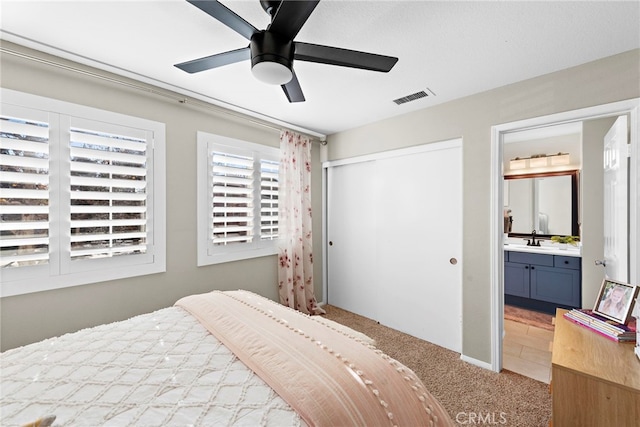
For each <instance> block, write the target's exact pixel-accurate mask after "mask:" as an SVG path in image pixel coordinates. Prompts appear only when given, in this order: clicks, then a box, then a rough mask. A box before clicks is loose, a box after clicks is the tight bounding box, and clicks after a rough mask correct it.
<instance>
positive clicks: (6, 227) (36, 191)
mask: <svg viewBox="0 0 640 427" xmlns="http://www.w3.org/2000/svg"><path fill="white" fill-rule="evenodd" d="M0 210H1V213H0V268H5V267H9V268H11V267H21V266H27V265H34V264H42V263H47V262H48V261H49V124H48V123H46V122H42V121H36V120H30V119H25V118H21V117H11V116H8V115H2V116H0Z"/></svg>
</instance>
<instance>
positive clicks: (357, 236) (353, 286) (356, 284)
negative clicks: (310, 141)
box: [327, 162, 378, 319]
mask: <svg viewBox="0 0 640 427" xmlns="http://www.w3.org/2000/svg"><path fill="white" fill-rule="evenodd" d="M374 167H375V162H362V163H354V164H350V165H346V166H336V167H332V168H329V169H328V170H327V194H328V195H329V197H328V204H327V208H328V215H327V229H328V230H329V233H328V245H329V247H328V251H327V253H328V258H329V259H328V266H329V271H328V273H329V274H328V280H327V281H328V283H329V288H328V291H327V294H328V295H327V296H328V300H329V301H328V302H329V304H332V305H335V306H336V307H341V308H344V309H345V310H349V311H351V312H353V313H357V314H360V315H362V316H366V317H368V318H372V319H375V318H376V317H377V315H378V312H377V310H376V307H377V304H376V303H375V298H376V293H375V292H373V290H374V288H373V287H372V286H373V284H374V283H375V268H374V267H375V266H374V265H373V263H375V261H374V260H375V258H376V239H377V236H376V208H375V205H376V195H375V186H374V185H373V184H372V183H371V182H370V180H371V177H373V176H375V173H374Z"/></svg>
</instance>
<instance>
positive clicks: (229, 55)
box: [175, 47, 251, 73]
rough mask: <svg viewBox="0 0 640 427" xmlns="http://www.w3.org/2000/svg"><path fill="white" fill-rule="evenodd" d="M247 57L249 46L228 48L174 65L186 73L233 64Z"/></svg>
mask: <svg viewBox="0 0 640 427" xmlns="http://www.w3.org/2000/svg"><path fill="white" fill-rule="evenodd" d="M247 59H251V50H250V49H249V47H243V48H242V49H236V50H230V51H228V52H223V53H218V54H215V55H211V56H205V57H204V58H199V59H194V60H191V61H187V62H182V63H180V64H176V65H175V66H176V67H178V68H180V69H181V70H183V71H186V72H187V73H197V72H200V71H204V70H209V69H211V68H218V67H222V66H223V65H229V64H234V63H236V62H240V61H244V60H247Z"/></svg>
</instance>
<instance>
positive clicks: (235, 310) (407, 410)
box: [176, 291, 453, 426]
mask: <svg viewBox="0 0 640 427" xmlns="http://www.w3.org/2000/svg"><path fill="white" fill-rule="evenodd" d="M176 305H178V306H180V307H183V308H184V309H186V310H187V311H189V312H190V313H191V314H192V315H193V316H195V317H196V318H197V319H198V320H199V321H200V322H201V323H202V324H203V325H204V326H205V327H206V328H207V329H208V330H209V331H210V332H211V333H212V334H213V335H215V336H216V337H217V338H218V339H219V340H220V341H222V342H223V343H224V344H225V345H226V346H227V347H229V348H230V349H231V350H232V351H233V352H234V353H235V354H236V356H237V357H238V358H239V359H240V360H241V361H242V362H244V363H245V364H246V365H247V366H249V368H251V369H252V370H253V371H254V372H255V373H256V374H257V375H258V376H260V377H261V378H262V379H263V380H264V381H265V382H266V383H267V384H269V385H270V386H271V387H272V388H273V389H274V390H275V391H276V392H277V393H278V394H279V395H280V396H281V397H282V398H283V399H284V400H285V401H286V402H287V403H289V405H291V407H293V409H294V410H295V411H296V412H298V414H300V416H301V418H302V419H303V420H304V421H305V422H306V423H307V424H309V425H310V426H335V425H339V426H384V425H388V426H452V425H453V422H452V421H451V419H450V418H449V416H448V415H447V413H446V412H445V411H444V409H443V408H442V407H441V406H440V404H439V403H438V402H437V401H436V400H435V399H434V397H433V396H431V394H430V393H429V392H428V391H427V390H426V389H425V387H424V385H423V384H422V382H421V381H420V380H419V379H418V377H417V376H416V375H415V374H414V373H413V372H412V371H411V370H410V369H409V368H407V367H406V366H404V365H402V364H401V363H399V362H397V361H396V360H394V359H392V358H390V357H389V356H387V355H385V354H383V353H382V352H381V351H379V350H377V349H375V348H374V347H372V346H369V345H367V344H366V343H364V342H362V341H358V340H356V339H354V338H352V337H350V336H348V335H347V334H344V333H341V332H339V331H337V330H334V329H332V328H331V327H329V326H327V325H325V324H323V323H321V322H317V321H315V320H313V317H310V316H307V315H304V314H302V313H299V312H296V311H294V310H292V309H290V308H288V307H284V306H282V305H280V304H277V303H275V302H273V301H271V300H268V299H266V298H263V297H261V296H259V295H256V294H253V293H251V292H246V291H233V292H211V293H208V294H202V295H193V296H189V297H186V298H183V299H181V300H180V301H178V302H177V303H176Z"/></svg>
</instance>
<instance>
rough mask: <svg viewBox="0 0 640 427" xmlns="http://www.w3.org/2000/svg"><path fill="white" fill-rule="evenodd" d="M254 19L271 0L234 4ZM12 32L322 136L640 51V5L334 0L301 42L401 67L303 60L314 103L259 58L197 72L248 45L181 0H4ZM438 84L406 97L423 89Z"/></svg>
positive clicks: (6, 35)
mask: <svg viewBox="0 0 640 427" xmlns="http://www.w3.org/2000/svg"><path fill="white" fill-rule="evenodd" d="M223 3H224V4H225V5H227V7H229V8H231V9H232V10H234V11H235V12H236V13H237V14H239V15H240V16H242V17H243V18H244V19H245V20H247V21H248V22H250V23H251V24H253V25H254V26H255V27H257V28H259V29H262V28H265V27H266V26H267V25H268V23H269V18H268V16H267V15H266V14H265V12H264V11H263V10H262V8H261V7H260V5H259V2H258V0H251V1H223ZM0 16H1V18H0V29H1V33H0V36H1V38H2V39H5V40H8V41H11V42H14V43H18V44H21V45H24V46H27V47H32V48H35V49H38V50H42V51H45V52H48V53H53V54H56V55H59V56H61V57H64V58H67V59H73V60H76V61H78V62H81V63H85V64H89V65H93V66H96V67H98V68H102V69H106V70H109V71H112V72H116V73H118V74H121V75H125V76H128V77H133V78H136V79H138V80H141V81H145V82H148V83H153V84H155V85H158V86H161V87H165V88H169V89H172V90H175V91H178V92H181V93H184V94H188V95H192V96H196V97H198V98H201V99H203V100H207V101H209V102H212V103H215V104H220V105H225V104H226V105H230V106H232V108H234V109H241V110H244V111H247V112H250V113H251V114H254V115H257V116H258V117H267V118H272V119H274V120H276V121H280V122H285V123H289V124H292V125H294V126H297V127H301V128H304V129H307V130H310V131H313V132H317V133H320V134H331V133H335V132H338V131H342V130H346V129H350V128H354V127H358V126H362V125H364V124H367V123H370V122H374V121H378V120H381V119H384V118H387V117H392V116H396V115H400V114H404V113H407V112H410V111H414V110H417V109H422V108H426V107H430V106H433V105H436V104H439V103H443V102H446V101H450V100H452V99H457V98H461V97H464V96H467V95H471V94H474V93H478V92H482V91H486V90H489V89H492V88H495V87H499V86H503V85H506V84H510V83H514V82H517V81H520V80H524V79H528V78H531V77H535V76H538V75H542V74H546V73H550V72H553V71H557V70H560V69H563V68H568V67H571V66H575V65H579V64H582V63H585V62H589V61H593V60H596V59H599V58H603V57H606V56H610V55H613V54H617V53H620V52H624V51H627V50H631V49H635V48H639V47H640V25H639V24H638V23H639V22H640V3H639V2H638V1H623V2H609V1H604V2H598V1H587V2H579V1H571V2H551V1H534V2H515V1H502V2H478V1H471V2H457V1H444V2H432V1H408V2H406V1H335V0H323V1H321V2H320V4H319V5H318V6H317V8H316V9H315V11H314V12H313V13H312V15H311V17H310V18H309V20H308V21H307V22H306V24H305V25H304V27H303V28H302V30H301V31H300V33H299V34H298V36H297V37H296V40H297V41H304V42H308V43H315V44H325V45H329V46H336V47H343V48H347V49H354V50H363V51H368V52H372V53H379V54H384V55H390V56H396V57H398V58H399V61H398V63H397V64H396V66H395V67H394V68H393V69H392V70H391V72H389V73H376V72H371V71H363V70H356V69H351V68H343V67H335V66H329V65H323V64H315V63H308V62H301V61H298V62H296V63H295V64H294V68H295V70H296V74H297V76H298V79H299V81H300V84H301V86H302V90H303V92H304V94H305V97H306V99H307V101H306V102H304V103H295V104H290V103H289V102H288V101H287V99H286V97H285V96H284V94H283V93H282V90H281V89H280V87H279V86H269V85H265V84H264V83H260V82H259V81H257V80H255V79H254V77H253V76H252V74H251V71H250V63H249V61H244V62H240V63H237V64H233V65H228V66H225V67H222V68H217V69H214V70H209V71H204V72H201V73H198V74H187V73H185V72H183V71H181V70H179V69H177V68H175V67H174V66H173V64H176V63H179V62H183V61H187V60H190V59H195V58H199V57H202V56H207V55H211V54H214V53H220V52H223V51H226V50H232V49H238V48H241V47H245V46H247V44H248V42H247V40H246V39H244V38H243V37H241V36H240V35H238V34H237V33H235V32H234V31H232V30H231V29H229V28H227V27H225V26H224V25H222V24H221V23H219V22H218V21H216V20H214V19H213V18H211V17H210V16H208V15H207V14H205V13H204V12H202V11H201V10H199V9H197V8H196V7H194V6H192V5H190V4H188V3H187V2H186V1H182V0H165V1H152V0H146V1H24V0H22V1H6V0H1V1H0ZM422 90H425V91H427V92H429V91H431V92H433V93H434V94H435V96H434V95H431V96H429V97H427V98H422V99H419V100H417V101H413V102H410V103H407V104H403V105H401V106H397V105H396V104H395V103H393V102H392V101H393V100H394V99H396V98H399V97H402V96H405V95H409V94H412V93H415V92H418V91H422Z"/></svg>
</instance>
